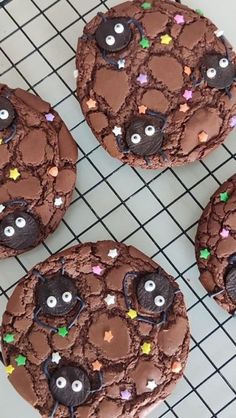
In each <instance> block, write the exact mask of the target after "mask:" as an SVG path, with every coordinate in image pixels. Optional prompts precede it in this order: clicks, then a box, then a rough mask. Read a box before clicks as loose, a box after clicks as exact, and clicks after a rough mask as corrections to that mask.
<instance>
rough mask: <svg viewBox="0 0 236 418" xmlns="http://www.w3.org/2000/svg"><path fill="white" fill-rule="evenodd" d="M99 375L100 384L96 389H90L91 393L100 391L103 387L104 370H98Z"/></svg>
mask: <svg viewBox="0 0 236 418" xmlns="http://www.w3.org/2000/svg"><path fill="white" fill-rule="evenodd" d="M98 377H99V386H98V387H97V388H96V389H92V390H90V393H96V392H99V391H100V390H101V389H102V387H103V374H102V372H100V371H99V372H98Z"/></svg>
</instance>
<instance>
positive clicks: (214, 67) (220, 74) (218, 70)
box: [201, 54, 236, 90]
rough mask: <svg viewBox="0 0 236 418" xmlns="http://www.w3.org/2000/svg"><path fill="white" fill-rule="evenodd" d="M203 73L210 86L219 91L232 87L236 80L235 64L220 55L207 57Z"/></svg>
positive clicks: (202, 69) (203, 63) (204, 61)
mask: <svg viewBox="0 0 236 418" xmlns="http://www.w3.org/2000/svg"><path fill="white" fill-rule="evenodd" d="M201 71H202V75H203V77H204V80H205V81H206V82H207V84H208V86H209V87H212V88H216V89H219V90H222V89H225V88H229V87H231V86H232V84H233V82H234V80H235V79H236V68H235V65H234V63H233V62H232V61H230V60H229V59H228V58H226V57H225V56H224V55H220V54H209V55H205V57H204V58H203V61H202V66H201Z"/></svg>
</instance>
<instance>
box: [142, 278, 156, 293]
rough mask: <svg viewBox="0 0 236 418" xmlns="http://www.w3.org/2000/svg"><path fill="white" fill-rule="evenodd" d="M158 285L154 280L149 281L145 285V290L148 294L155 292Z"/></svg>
mask: <svg viewBox="0 0 236 418" xmlns="http://www.w3.org/2000/svg"><path fill="white" fill-rule="evenodd" d="M155 288H156V285H155V283H154V281H153V280H147V281H146V283H145V285H144V289H145V290H146V292H153V290H155Z"/></svg>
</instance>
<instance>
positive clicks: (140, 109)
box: [138, 105, 147, 115]
mask: <svg viewBox="0 0 236 418" xmlns="http://www.w3.org/2000/svg"><path fill="white" fill-rule="evenodd" d="M146 110H147V106H144V105H141V106H139V107H138V111H139V113H140V114H141V115H145V113H146Z"/></svg>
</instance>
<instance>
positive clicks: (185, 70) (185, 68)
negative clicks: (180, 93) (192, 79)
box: [184, 65, 192, 75]
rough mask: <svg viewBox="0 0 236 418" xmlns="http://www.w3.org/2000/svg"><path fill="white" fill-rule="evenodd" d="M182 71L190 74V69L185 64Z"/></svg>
mask: <svg viewBox="0 0 236 418" xmlns="http://www.w3.org/2000/svg"><path fill="white" fill-rule="evenodd" d="M184 73H185V74H187V75H191V74H192V70H191V68H190V67H188V66H187V65H185V67H184Z"/></svg>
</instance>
